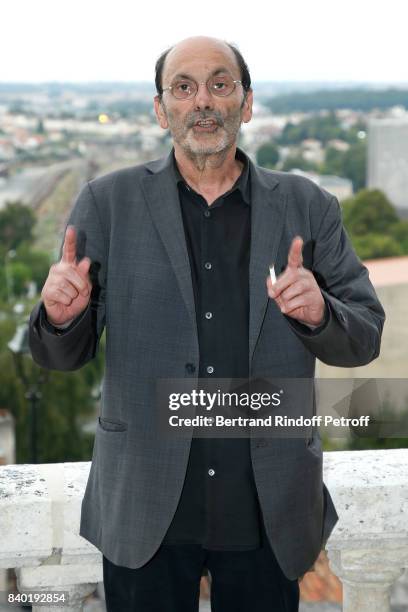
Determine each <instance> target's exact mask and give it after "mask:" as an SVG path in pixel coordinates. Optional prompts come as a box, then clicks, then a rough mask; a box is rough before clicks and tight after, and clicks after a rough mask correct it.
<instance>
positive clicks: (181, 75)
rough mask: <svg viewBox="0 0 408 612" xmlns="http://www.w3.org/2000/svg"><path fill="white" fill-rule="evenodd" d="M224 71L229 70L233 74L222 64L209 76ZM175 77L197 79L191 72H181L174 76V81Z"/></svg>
mask: <svg viewBox="0 0 408 612" xmlns="http://www.w3.org/2000/svg"><path fill="white" fill-rule="evenodd" d="M223 72H228V74H230V75H231V72H230V70H228V68H225V67H224V66H221V67H220V68H216V69H215V70H213V71H212V73H211V74H210V76H209V77H208V78H211V77H212V76H217V75H218V74H222V73H223ZM231 76H232V75H231ZM174 79H189V80H191V81H195V80H196V79H195V78H194V77H192V76H191V74H187V73H186V72H179V73H178V74H176V75H175V76H174V77H173V79H172V81H174Z"/></svg>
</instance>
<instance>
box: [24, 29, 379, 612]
mask: <svg viewBox="0 0 408 612" xmlns="http://www.w3.org/2000/svg"><path fill="white" fill-rule="evenodd" d="M156 88H157V95H156V97H155V100H154V107H155V112H156V116H157V119H158V122H159V124H160V126H161V127H162V128H164V129H169V130H170V132H171V135H172V137H173V144H174V149H173V150H172V152H171V153H170V155H169V156H168V157H166V158H165V159H162V160H158V161H154V162H151V163H148V164H143V165H140V166H136V167H131V168H126V169H123V170H120V171H116V172H113V173H110V174H108V175H106V176H103V177H100V178H98V179H95V180H92V181H90V182H89V183H87V184H86V185H85V187H84V188H83V189H82V191H81V193H80V195H79V197H78V199H77V202H76V205H75V207H74V209H73V211H72V212H71V215H70V218H69V221H68V227H67V229H66V233H65V238H64V243H63V248H62V257H61V260H60V262H59V263H57V264H55V265H53V266H52V267H51V270H50V273H49V276H48V279H47V281H46V283H45V285H44V288H43V290H42V300H41V302H40V303H39V304H37V306H36V307H35V308H34V310H33V312H32V316H31V330H30V345H31V350H32V353H33V357H34V359H35V360H36V361H37V362H38V363H39V364H40V365H42V366H44V367H47V368H53V369H58V370H74V369H77V368H79V367H81V366H82V365H84V364H85V363H86V362H87V361H89V360H90V359H92V357H93V356H94V355H95V352H96V350H97V346H98V342H99V338H100V336H101V333H102V331H103V329H104V328H106V371H105V378H104V386H103V394H102V406H101V416H100V417H99V421H98V426H97V432H96V439H95V446H94V451H93V458H92V464H91V471H90V475H89V479H88V483H87V487H86V491H85V496H84V499H83V504H82V514H81V527H80V534H81V535H82V536H83V537H85V538H86V539H87V540H89V541H90V542H92V543H93V544H94V545H95V546H97V547H98V548H99V549H100V550H101V551H102V553H103V569H104V584H105V594H106V601H107V608H108V610H109V611H111V610H121V611H125V610H137V611H138V612H145V611H153V610H154V611H156V610H160V611H166V612H167V611H168V612H193V611H196V610H197V609H198V596H199V582H200V576H201V575H202V572H203V570H204V568H207V569H208V570H209V573H210V575H211V602H212V609H213V610H214V611H221V612H228V611H231V612H232V611H234V612H240V611H242V612H244V611H245V612H248V611H249V610H251V611H254V612H267V611H269V610H274V611H282V612H283V611H285V612H288V611H289V610H290V611H294V610H297V609H298V602H299V585H298V579H299V577H301V576H302V575H303V574H304V573H305V572H306V571H307V570H308V569H309V568H311V566H312V565H313V563H314V561H315V560H316V558H317V556H318V554H319V551H320V550H321V548H322V546H324V544H325V542H326V540H327V538H328V536H329V534H330V533H331V530H332V529H333V527H334V525H335V523H336V521H337V520H338V516H337V513H336V511H335V508H334V506H333V503H332V500H331V498H330V495H329V493H328V491H327V489H326V487H325V486H324V485H323V482H322V450H321V445H320V439H319V435H318V432H317V431H313V433H312V435H311V436H310V437H308V438H307V439H301V438H296V439H295V438H291V439H289V438H287V439H283V438H279V439H277V438H256V437H254V436H251V437H246V438H229V439H228V438H215V437H214V438H200V437H198V436H190V437H184V438H182V437H180V436H173V437H165V436H163V435H161V434H160V432H159V431H158V429H157V424H156V420H155V408H156V404H155V393H156V382H157V381H158V380H159V379H162V378H166V379H169V378H174V379H177V378H184V379H185V378H187V379H191V382H192V383H194V381H195V380H196V379H197V377H200V378H206V379H207V378H210V379H211V378H213V377H219V378H232V379H234V378H238V379H239V378H246V377H248V376H251V377H265V376H269V377H283V378H289V377H292V378H313V376H314V367H315V358H316V357H318V358H319V359H321V360H322V361H324V362H325V363H329V364H332V365H337V366H347V367H355V366H359V365H363V364H366V363H369V362H370V361H371V360H373V359H374V358H376V357H377V356H378V354H379V349H380V339H381V332H382V326H383V321H384V312H383V310H382V308H381V305H380V304H379V302H378V299H377V297H376V295H375V292H374V289H373V287H372V285H371V283H370V281H369V279H368V274H367V270H366V268H365V267H364V266H363V265H362V264H361V262H360V261H359V259H358V258H357V257H356V255H355V254H354V251H353V250H352V248H351V246H350V243H349V241H348V238H347V236H346V234H345V232H344V229H343V227H342V223H341V214H340V210H339V205H338V202H337V200H336V199H335V198H334V197H332V196H331V195H330V194H329V193H327V192H326V191H324V190H321V189H319V188H318V187H317V186H316V185H314V184H313V183H312V182H311V181H308V180H306V179H304V178H301V177H298V176H292V175H290V174H286V173H279V172H272V171H269V170H265V169H262V168H259V167H257V166H255V165H254V164H253V163H252V162H251V161H250V160H249V158H248V157H247V156H246V155H245V154H244V153H243V151H241V150H240V149H238V148H237V138H238V133H239V128H240V125H241V124H242V122H248V121H249V120H250V119H251V116H252V101H253V92H252V89H251V81H250V76H249V71H248V68H247V66H246V64H245V61H244V60H243V58H242V56H241V54H240V53H239V52H238V50H237V49H236V48H234V47H233V46H231V45H229V44H226V43H224V42H223V41H220V40H216V39H212V38H207V37H195V38H190V39H186V40H184V41H182V42H180V43H178V44H177V45H175V46H174V47H172V48H171V49H170V50H168V51H166V52H165V53H164V54H163V55H162V56H161V57H160V58H159V60H158V62H157V64H156ZM271 262H274V265H275V270H276V273H277V281H276V283H275V284H274V285H273V286H272V282H271V279H270V278H268V271H269V265H270V263H271Z"/></svg>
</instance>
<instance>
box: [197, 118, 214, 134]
mask: <svg viewBox="0 0 408 612" xmlns="http://www.w3.org/2000/svg"><path fill="white" fill-rule="evenodd" d="M193 127H194V129H195V130H197V131H198V132H215V130H216V129H217V128H218V125H217V123H216V122H215V121H213V120H212V119H202V120H199V121H196V122H195V124H194V126H193Z"/></svg>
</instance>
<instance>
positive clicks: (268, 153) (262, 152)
mask: <svg viewBox="0 0 408 612" xmlns="http://www.w3.org/2000/svg"><path fill="white" fill-rule="evenodd" d="M256 161H257V162H258V164H259V165H260V166H264V168H274V167H275V166H276V164H277V163H278V161H279V150H278V148H277V147H276V145H274V144H273V142H266V143H265V144H263V145H261V146H260V147H259V149H258V150H257V152H256Z"/></svg>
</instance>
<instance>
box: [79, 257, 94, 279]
mask: <svg viewBox="0 0 408 612" xmlns="http://www.w3.org/2000/svg"><path fill="white" fill-rule="evenodd" d="M91 263H92V262H91V260H90V259H89V257H84V258H83V259H81V261H80V262H79V263H78V264H77V270H78V271H79V273H80V274H82V276H87V275H88V273H89V268H90V267H91Z"/></svg>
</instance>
